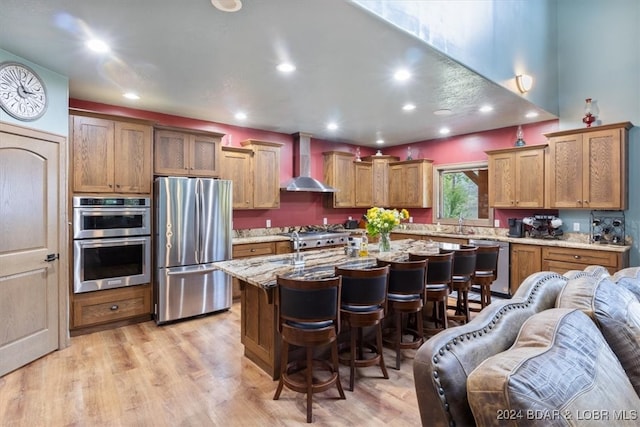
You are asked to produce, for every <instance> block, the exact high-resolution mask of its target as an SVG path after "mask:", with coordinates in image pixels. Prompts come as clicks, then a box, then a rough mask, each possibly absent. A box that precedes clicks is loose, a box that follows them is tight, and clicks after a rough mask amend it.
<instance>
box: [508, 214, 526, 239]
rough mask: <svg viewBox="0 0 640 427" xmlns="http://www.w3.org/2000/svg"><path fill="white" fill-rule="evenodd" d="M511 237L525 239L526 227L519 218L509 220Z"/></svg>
mask: <svg viewBox="0 0 640 427" xmlns="http://www.w3.org/2000/svg"><path fill="white" fill-rule="evenodd" d="M509 237H524V225H523V224H522V220H521V219H518V218H509Z"/></svg>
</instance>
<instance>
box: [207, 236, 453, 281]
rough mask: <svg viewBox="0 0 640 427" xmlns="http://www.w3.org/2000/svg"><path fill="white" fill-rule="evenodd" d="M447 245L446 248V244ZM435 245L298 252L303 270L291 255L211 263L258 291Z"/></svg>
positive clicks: (431, 248)
mask: <svg viewBox="0 0 640 427" xmlns="http://www.w3.org/2000/svg"><path fill="white" fill-rule="evenodd" d="M449 245H450V244H449ZM437 250H438V245H434V244H433V243H432V242H428V241H425V240H413V239H402V240H394V241H392V242H391V251H390V252H384V253H382V254H381V253H380V252H379V250H378V245H376V244H370V245H369V256H367V257H359V258H354V257H348V256H347V255H346V254H345V251H344V248H337V249H317V250H313V251H306V252H301V253H300V254H301V255H302V257H303V258H304V266H302V267H296V266H294V264H293V260H294V256H295V254H285V255H265V256H257V257H251V258H239V259H234V260H229V261H220V262H215V263H213V264H214V265H215V266H216V267H217V268H219V269H220V270H222V271H224V272H225V273H227V274H229V275H231V276H233V277H236V278H238V279H240V280H242V281H244V282H246V283H249V284H251V285H254V286H259V287H262V288H271V287H274V286H275V284H276V276H278V275H286V276H287V277H292V278H301V279H305V278H306V279H314V278H320V277H329V276H331V275H332V274H333V270H334V267H335V266H341V267H346V268H366V267H370V266H373V265H375V264H376V261H377V259H378V258H379V259H384V260H389V261H393V260H403V259H406V258H407V254H408V253H409V252H412V253H435V252H437Z"/></svg>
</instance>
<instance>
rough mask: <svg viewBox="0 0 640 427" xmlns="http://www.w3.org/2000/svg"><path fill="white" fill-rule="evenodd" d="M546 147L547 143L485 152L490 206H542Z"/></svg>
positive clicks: (543, 201) (543, 200)
mask: <svg viewBox="0 0 640 427" xmlns="http://www.w3.org/2000/svg"><path fill="white" fill-rule="evenodd" d="M546 147H547V145H546V144H545V145H533V146H525V147H517V148H509V149H503V150H492V151H487V152H486V153H487V155H488V158H489V206H490V207H493V208H543V207H544V203H545V198H544V196H545V194H544V187H545V185H544V184H545V181H544V180H545V174H544V162H545V149H546Z"/></svg>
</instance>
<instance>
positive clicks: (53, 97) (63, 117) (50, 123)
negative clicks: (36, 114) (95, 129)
mask: <svg viewBox="0 0 640 427" xmlns="http://www.w3.org/2000/svg"><path fill="white" fill-rule="evenodd" d="M5 61H14V62H20V63H22V64H24V65H26V66H28V67H30V68H31V69H33V71H35V72H36V73H38V75H39V76H40V77H41V78H42V79H43V81H44V84H45V87H46V88H47V96H48V98H49V106H48V107H47V111H46V112H45V113H44V115H43V116H42V117H40V118H39V119H37V120H34V121H32V122H23V121H20V120H17V119H14V118H13V117H11V116H10V115H8V114H7V113H6V112H5V111H4V110H3V109H1V108H0V121H3V122H7V123H12V124H16V125H19V126H23V127H28V128H33V129H38V130H41V131H45V132H50V133H54V134H57V135H62V136H65V137H67V136H68V134H69V79H68V78H67V77H65V76H62V75H60V74H57V73H54V72H53V71H50V70H48V69H46V68H43V67H41V66H39V65H38V64H34V63H33V62H30V61H27V60H26V59H23V58H20V57H19V56H16V55H14V54H12V53H10V52H7V51H6V50H2V49H0V62H5Z"/></svg>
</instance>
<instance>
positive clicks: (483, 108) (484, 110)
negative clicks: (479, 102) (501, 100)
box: [479, 105, 493, 113]
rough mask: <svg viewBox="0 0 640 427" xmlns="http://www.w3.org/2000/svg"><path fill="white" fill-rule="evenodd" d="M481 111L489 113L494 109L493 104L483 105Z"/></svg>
mask: <svg viewBox="0 0 640 427" xmlns="http://www.w3.org/2000/svg"><path fill="white" fill-rule="evenodd" d="M479 111H480V112H481V113H489V112H491V111H493V107H492V106H491V105H483V106H482V107H480V109H479Z"/></svg>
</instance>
